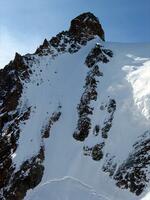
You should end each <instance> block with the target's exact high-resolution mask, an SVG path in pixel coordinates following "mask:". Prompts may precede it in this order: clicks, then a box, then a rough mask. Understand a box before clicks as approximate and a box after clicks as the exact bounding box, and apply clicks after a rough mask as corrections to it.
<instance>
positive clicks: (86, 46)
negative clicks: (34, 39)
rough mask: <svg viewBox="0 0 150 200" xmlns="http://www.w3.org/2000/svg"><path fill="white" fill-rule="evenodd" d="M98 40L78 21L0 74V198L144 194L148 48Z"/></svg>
mask: <svg viewBox="0 0 150 200" xmlns="http://www.w3.org/2000/svg"><path fill="white" fill-rule="evenodd" d="M104 40H105V37H104V31H103V29H102V26H101V25H100V23H99V20H98V19H97V18H96V17H95V16H94V15H93V14H91V13H84V14H81V15H79V16H78V17H76V18H75V19H73V20H72V21H71V26H70V28H69V30H68V31H63V32H61V33H59V34H58V35H56V36H55V37H53V38H52V39H51V40H50V41H48V40H47V39H45V40H44V42H43V44H42V45H41V46H40V47H39V48H38V49H37V50H36V51H35V53H34V54H27V55H24V56H21V55H19V54H18V53H16V55H15V59H14V60H13V61H11V62H10V63H9V64H8V65H7V66H6V67H5V68H4V69H2V70H1V71H0V131H1V135H0V155H1V159H0V174H1V176H0V199H2V200H3V199H9V200H11V199H12V200H14V199H16V200H21V199H32V200H34V199H35V200H37V199H39V198H40V195H39V193H40V194H42V197H43V198H45V200H47V198H52V199H57V198H59V195H60V198H61V199H62V200H63V199H65V198H70V199H72V198H73V196H75V193H78V194H79V195H78V196H76V198H78V199H81V198H82V199H86V200H87V199H90V200H91V199H103V200H104V199H111V200H114V199H115V200H121V199H122V200H123V199H129V200H133V199H136V200H137V199H141V198H142V197H143V196H144V195H145V193H146V191H147V189H146V188H148V187H149V178H150V175H149V173H150V170H149V151H150V148H149V146H150V141H149V134H150V131H149V130H150V125H149V118H150V109H149V99H150V98H149V97H150V90H149V80H150V77H149V73H148V72H150V68H149V66H150V65H149V62H150V61H149V57H150V54H149V52H150V51H149V49H150V46H144V45H121V44H113V43H107V42H104ZM139 85H140V87H139ZM139 88H141V90H140V89H139ZM142 88H143V89H142ZM53 181H54V182H53ZM92 188H94V190H95V193H94V194H93V192H92V191H93V189H92ZM30 189H34V190H33V191H32V192H30ZM55 190H56V191H58V192H55ZM28 191H29V193H28V194H27V192H28ZM44 195H45V196H44ZM46 195H47V196H46Z"/></svg>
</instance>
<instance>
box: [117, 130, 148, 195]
mask: <svg viewBox="0 0 150 200" xmlns="http://www.w3.org/2000/svg"><path fill="white" fill-rule="evenodd" d="M149 165H150V132H149V131H147V132H145V133H144V134H143V135H142V136H141V137H140V138H139V140H138V141H137V142H136V143H135V144H134V145H133V151H132V153H131V154H130V155H129V157H128V159H127V160H126V161H125V162H124V163H123V164H122V165H121V166H120V167H119V168H118V170H117V172H116V173H115V175H114V179H115V180H116V181H117V186H119V187H121V188H125V189H129V190H130V191H131V192H133V193H135V194H136V195H140V194H141V193H142V192H143V190H144V189H145V188H146V186H147V183H148V182H149V181H150V180H149V179H148V178H147V177H148V176H147V175H148V174H150V170H149Z"/></svg>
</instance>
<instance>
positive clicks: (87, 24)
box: [69, 12, 105, 40]
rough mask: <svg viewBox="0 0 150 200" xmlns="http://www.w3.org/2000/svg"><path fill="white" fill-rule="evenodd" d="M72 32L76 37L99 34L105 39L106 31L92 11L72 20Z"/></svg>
mask: <svg viewBox="0 0 150 200" xmlns="http://www.w3.org/2000/svg"><path fill="white" fill-rule="evenodd" d="M69 31H70V33H71V34H73V35H74V36H75V37H81V36H82V35H83V36H84V35H86V34H91V35H98V36H99V37H100V38H101V39H102V40H105V36H104V31H103V29H102V26H101V25H100V23H99V20H98V18H96V17H95V16H94V15H93V14H92V13H90V12H88V13H83V14H81V15H79V16H78V17H76V18H75V19H73V20H72V21H71V26H70V29H69Z"/></svg>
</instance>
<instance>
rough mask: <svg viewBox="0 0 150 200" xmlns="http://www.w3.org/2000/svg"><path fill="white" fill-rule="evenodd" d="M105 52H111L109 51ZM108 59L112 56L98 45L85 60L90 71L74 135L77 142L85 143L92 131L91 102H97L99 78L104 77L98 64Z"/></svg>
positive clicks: (79, 106)
mask: <svg viewBox="0 0 150 200" xmlns="http://www.w3.org/2000/svg"><path fill="white" fill-rule="evenodd" d="M105 52H111V51H110V50H108V49H107V50H106V51H105ZM111 55H112V53H111ZM108 57H110V55H109V54H105V53H104V51H103V49H102V47H101V46H100V45H96V46H95V47H94V48H93V49H92V50H91V52H90V53H89V54H88V56H87V58H86V60H85V64H86V66H87V67H88V68H89V69H90V70H89V72H88V74H87V76H86V79H85V86H84V88H85V90H84V93H83V95H82V97H81V100H80V103H79V105H78V107H77V110H78V115H79V119H78V123H77V128H76V131H75V132H74V134H73V137H74V138H75V139H76V140H79V141H84V140H85V138H87V137H88V135H89V131H90V129H91V119H90V115H92V114H93V109H94V108H93V107H92V106H91V105H90V104H91V101H96V100H97V82H99V80H97V78H98V77H100V76H103V74H102V72H100V70H99V66H98V65H97V63H98V62H102V63H106V62H105V61H106V60H107V62H109V59H108Z"/></svg>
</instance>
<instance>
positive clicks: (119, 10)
mask: <svg viewBox="0 0 150 200" xmlns="http://www.w3.org/2000/svg"><path fill="white" fill-rule="evenodd" d="M87 11H90V12H93V13H94V14H95V15H96V16H97V17H98V18H99V20H100V22H101V24H102V26H103V28H104V30H105V35H106V40H108V41H115V42H150V22H149V20H150V0H142V1H141V0H0V67H2V66H3V65H5V64H7V63H8V62H9V60H10V59H12V58H13V57H14V53H15V52H16V51H17V52H20V53H21V54H24V53H27V52H32V51H34V49H35V48H36V47H37V46H38V45H39V44H40V43H41V42H42V41H43V40H44V38H48V39H50V38H51V37H52V36H53V35H55V34H57V33H58V32H60V31H62V30H66V29H68V27H69V23H70V20H71V19H73V18H74V17H76V16H77V15H79V14H81V13H83V12H87Z"/></svg>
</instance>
